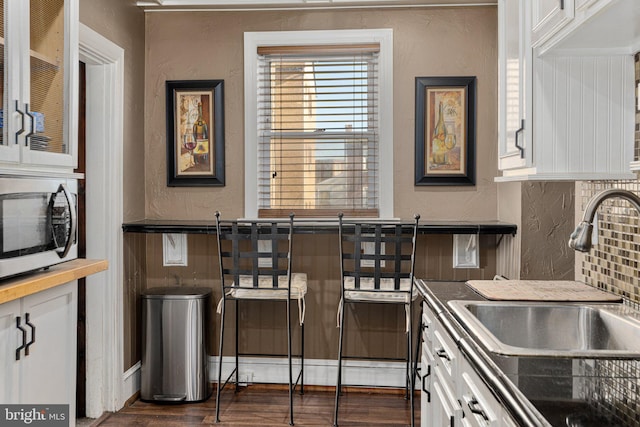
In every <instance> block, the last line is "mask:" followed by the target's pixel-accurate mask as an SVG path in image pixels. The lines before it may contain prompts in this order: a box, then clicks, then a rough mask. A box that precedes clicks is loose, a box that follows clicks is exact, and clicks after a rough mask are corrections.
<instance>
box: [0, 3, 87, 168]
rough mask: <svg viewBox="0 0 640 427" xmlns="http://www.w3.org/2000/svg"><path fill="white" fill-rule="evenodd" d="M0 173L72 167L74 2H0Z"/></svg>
mask: <svg viewBox="0 0 640 427" xmlns="http://www.w3.org/2000/svg"><path fill="white" fill-rule="evenodd" d="M0 6H1V7H3V9H4V14H3V20H2V19H0V50H1V51H2V52H3V53H4V55H3V58H4V61H5V62H4V64H3V71H4V79H3V80H2V81H0V98H1V99H2V100H3V101H2V112H3V114H2V116H3V120H2V124H3V126H2V129H1V130H2V132H1V133H0V134H1V135H2V138H1V141H0V172H3V173H16V174H19V173H30V174H33V173H45V174H46V173H61V172H65V173H68V172H73V169H74V168H75V167H76V165H77V110H78V106H77V105H78V36H77V34H78V30H77V29H78V0H48V1H24V0H0Z"/></svg>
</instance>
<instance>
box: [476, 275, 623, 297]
mask: <svg viewBox="0 0 640 427" xmlns="http://www.w3.org/2000/svg"><path fill="white" fill-rule="evenodd" d="M467 286H470V287H471V288H472V289H474V290H475V291H476V292H478V293H479V294H480V295H482V296H483V297H485V298H487V299H490V300H499V301H596V302H620V301H622V298H621V297H620V296H618V295H614V294H610V293H607V292H604V291H601V290H599V289H596V288H594V287H593V286H589V285H586V284H584V283H580V282H575V281H571V280H558V281H556V280H469V281H467Z"/></svg>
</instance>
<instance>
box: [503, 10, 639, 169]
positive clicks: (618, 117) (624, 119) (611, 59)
mask: <svg viewBox="0 0 640 427" xmlns="http://www.w3.org/2000/svg"><path fill="white" fill-rule="evenodd" d="M565 1H566V3H565V5H564V6H565V8H567V9H569V8H570V9H571V11H575V4H574V3H573V1H568V0H565ZM609 1H615V0H598V1H597V2H596V3H589V5H586V4H581V6H582V7H583V8H586V10H588V11H590V13H594V12H593V10H595V9H598V10H600V9H601V6H600V3H601V2H609ZM618 1H619V2H624V1H626V0H618ZM533 4H534V5H536V6H532V3H531V2H529V1H525V0H499V1H498V24H499V27H498V30H499V40H498V41H499V43H498V50H499V55H498V60H499V86H498V90H499V111H498V121H499V127H498V130H499V162H498V165H499V169H500V170H501V171H502V176H500V177H497V178H496V181H523V180H545V181H552V180H591V179H594V180H600V179H630V178H633V177H634V175H633V174H632V173H631V172H630V167H629V165H630V163H631V161H632V159H633V140H634V73H633V57H632V56H631V55H630V54H629V55H626V54H625V55H621V54H618V53H611V52H599V53H598V54H595V53H594V52H592V51H591V52H590V54H588V53H587V52H584V51H581V52H574V51H554V52H553V54H551V53H550V52H548V51H546V54H543V53H545V51H544V49H545V47H544V46H547V45H549V44H550V43H552V41H553V40H556V38H557V37H558V36H559V34H564V32H566V31H567V28H569V27H573V25H574V21H577V20H578V18H577V16H576V18H575V19H573V20H571V19H570V15H571V14H569V11H568V10H567V11H564V12H566V13H567V16H566V17H565V18H563V19H561V20H559V21H558V23H557V24H555V25H553V26H552V27H551V28H552V29H549V28H546V29H545V26H540V25H541V24H542V23H544V22H550V21H545V20H544V19H543V16H547V17H550V16H551V15H553V14H554V13H555V16H556V17H557V16H559V15H558V14H560V11H559V10H556V9H554V6H553V3H552V2H548V3H547V2H542V1H538V2H533ZM636 4H637V6H636V7H637V8H638V9H639V10H640V6H638V5H640V2H636ZM536 7H537V9H536ZM554 10H555V12H554ZM534 12H535V13H534ZM571 13H573V12H571ZM582 13H583V12H581V14H582ZM532 15H535V16H534V17H535V19H536V24H537V25H538V27H536V28H537V29H538V31H540V32H544V33H545V37H547V38H549V37H550V38H549V40H551V41H548V42H546V43H544V44H543V45H541V46H538V47H534V46H533V45H532V41H531V38H532V37H536V34H538V35H540V34H542V33H536V32H534V27H532V25H533V22H532ZM637 16H639V17H640V12H639V13H638V15H637ZM549 19H550V18H549ZM580 19H582V15H581V18H580ZM635 27H640V26H639V25H637V24H635ZM635 27H634V28H635ZM547 31H551V32H553V35H552V36H549V34H551V33H547ZM545 40H546V39H545Z"/></svg>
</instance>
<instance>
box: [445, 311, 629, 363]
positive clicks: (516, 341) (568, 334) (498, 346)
mask: <svg viewBox="0 0 640 427" xmlns="http://www.w3.org/2000/svg"><path fill="white" fill-rule="evenodd" d="M448 304H449V306H450V307H451V309H452V310H453V312H454V313H455V315H456V316H457V317H458V319H459V320H460V321H461V323H462V324H463V326H464V327H465V328H466V329H467V330H468V332H470V333H471V334H472V335H474V336H475V337H476V338H477V339H478V340H479V341H480V342H481V343H482V344H483V345H484V346H485V347H486V348H487V349H488V350H489V351H491V352H493V353H494V354H496V355H503V356H532V357H568V358H608V359H611V358H613V359H627V358H638V357H640V317H639V316H638V312H637V311H636V310H633V309H631V308H629V307H627V306H624V305H622V304H602V303H601V304H597V303H591V304H588V303H557V302H554V303H546V302H544V303H541V302H511V301H509V302H505V301H461V300H456V301H449V302H448Z"/></svg>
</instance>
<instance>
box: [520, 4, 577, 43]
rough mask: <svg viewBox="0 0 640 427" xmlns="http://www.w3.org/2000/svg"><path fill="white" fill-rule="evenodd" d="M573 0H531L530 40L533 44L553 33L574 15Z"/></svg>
mask: <svg viewBox="0 0 640 427" xmlns="http://www.w3.org/2000/svg"><path fill="white" fill-rule="evenodd" d="M573 2H574V0H533V1H532V2H531V21H532V28H531V42H532V44H533V45H534V46H535V45H536V44H538V43H541V42H543V41H545V40H547V39H548V38H549V37H551V36H552V35H553V34H555V33H556V32H557V31H558V30H560V29H561V28H562V27H563V26H565V25H566V24H567V23H568V22H569V21H571V20H572V19H573V16H574V10H575V9H574V3H573Z"/></svg>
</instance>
